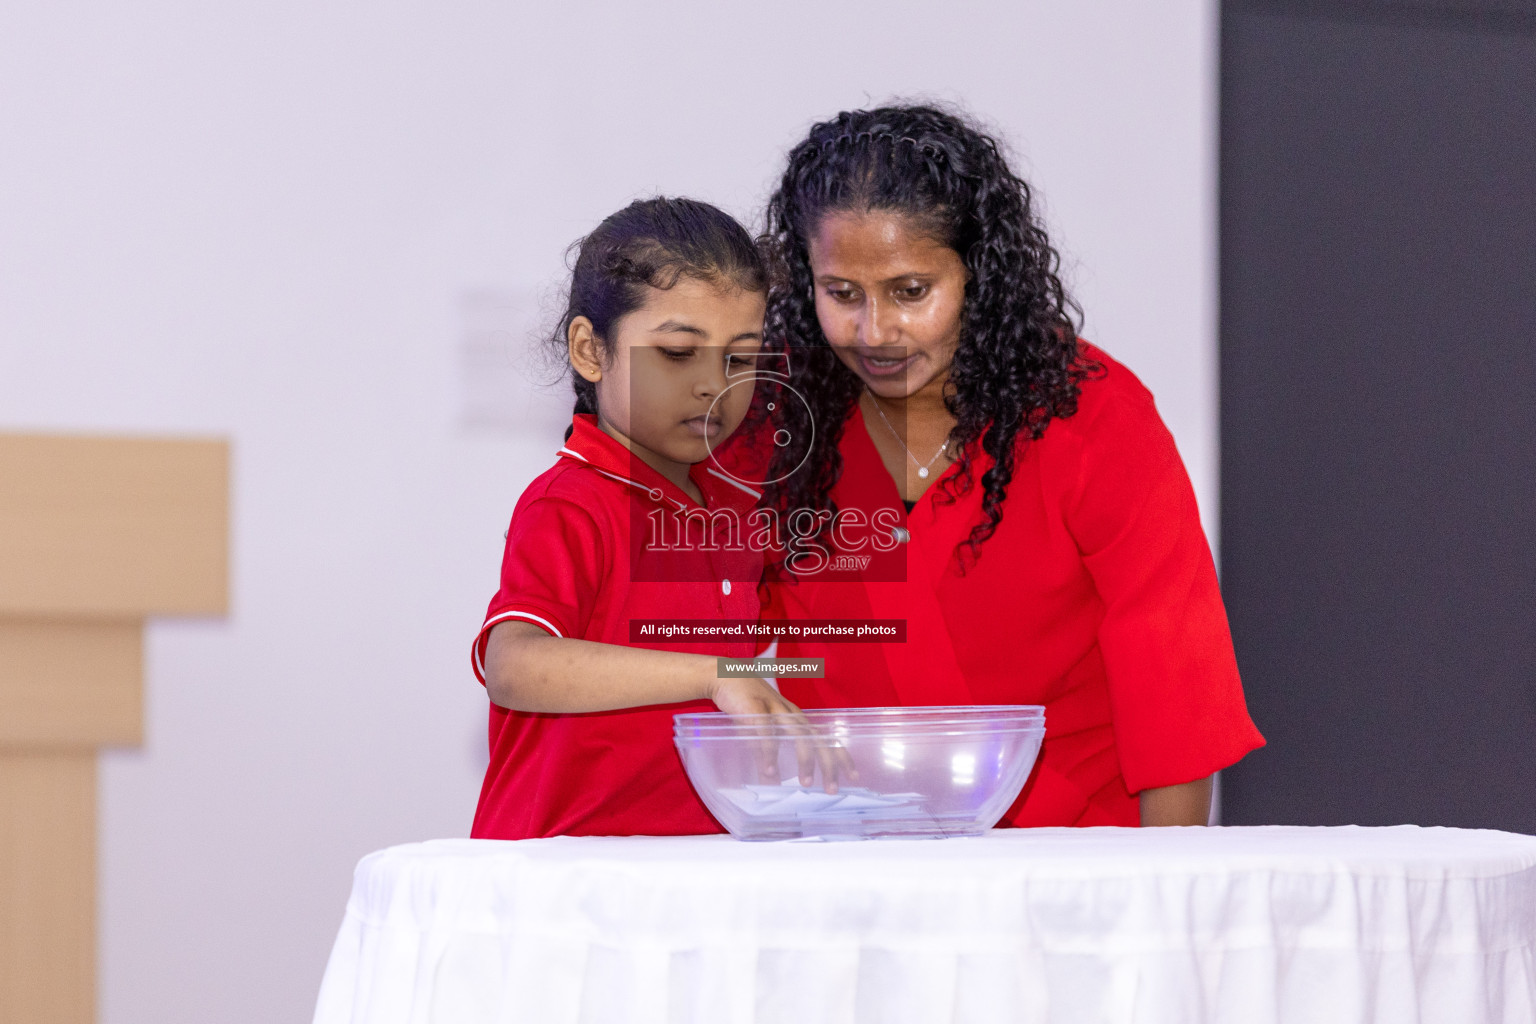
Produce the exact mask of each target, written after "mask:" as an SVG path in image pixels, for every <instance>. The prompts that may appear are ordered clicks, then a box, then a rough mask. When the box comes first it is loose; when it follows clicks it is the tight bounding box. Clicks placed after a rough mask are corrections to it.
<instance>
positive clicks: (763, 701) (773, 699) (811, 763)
mask: <svg viewBox="0 0 1536 1024" xmlns="http://www.w3.org/2000/svg"><path fill="white" fill-rule="evenodd" d="M709 699H710V700H712V701H714V703H715V707H717V708H719V709H720V710H721V711H723V712H725V713H726V714H728V715H775V716H781V718H780V720H776V721H774V722H772V723H771V724H765V725H764V726H763V728H762V731H761V733H760V736H759V740H758V769H757V773H758V779H759V780H760V781H761V782H762V783H764V784H765V785H772V786H777V785H779V784H780V783H781V782H782V781H783V780H782V779H781V778H780V775H779V739H780V738H781V737H783V736H785V735H788V736H792V737H794V742H795V762H796V765H797V767H798V770H799V773H800V785H802V786H809V785H811V784H812V783H813V782H814V781H815V779H816V775H815V769H816V766H817V765H818V764H819V765H820V766H821V777H822V778H823V779H824V780H825V783H826V784H825V786H824V787H823V788H824V789H825V790H826V791H827V792H828V793H836V792H837V786H838V781H839V779H840V778H847V779H849V780H850V781H857V780H858V771H857V770H856V769H855V768H854V766H853V760H852V759H851V758H850V757H849V756H848V751H847V750H845V749H843V747H842V745H841V744H840V743H838V742H837V740H836V739H834V738H833V737H831V736H828V735H822V734H818V732H817V730H816V728H815V727H814V726H813V725H811V723H810V721H809V720H807V719H806V717H805V714H804V713H803V712H802V711H801V710H800V709H799V708H798V707H796V706H795V704H794V703H793V702H792V701H790V700H787V699H786V698H785V697H784V696H783V695H782V694H780V693H779V691H778V690H777V689H775V688H774V686H773V684H772V683H770V682H769V681H768V680H766V679H762V678H759V677H757V676H745V677H730V678H725V679H717V680H715V681H714V686H713V688H712V689H711V691H710V694H709Z"/></svg>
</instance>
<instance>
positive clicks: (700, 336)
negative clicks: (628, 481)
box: [571, 276, 764, 482]
mask: <svg viewBox="0 0 1536 1024" xmlns="http://www.w3.org/2000/svg"><path fill="white" fill-rule="evenodd" d="M763 312H764V296H763V294H762V293H761V292H752V291H745V290H743V289H741V288H738V287H735V286H734V285H731V284H720V283H715V282H709V281H701V280H699V279H698V278H693V277H686V276H685V277H681V278H679V279H678V281H677V284H675V285H673V286H672V287H671V288H667V289H660V288H652V289H649V294H648V296H647V298H646V301H645V304H644V305H642V306H641V307H640V308H639V309H637V310H635V311H634V312H632V313H630V314H628V315H627V316H624V317H621V318H620V319H619V321H618V323H617V324H615V325H614V328H613V331H612V333H613V335H614V336H613V337H612V338H611V339H609V341H610V342H611V344H610V345H609V346H608V348H609V351H608V354H607V358H603V355H602V353H601V352H598V351H596V345H595V339H592V336H591V326H592V325H591V322H590V321H587V320H585V318H580V317H578V318H577V321H576V323H573V324H572V328H571V363H572V365H573V366H575V367H576V370H577V372H578V373H581V374H582V375H583V376H586V377H587V379H588V380H595V381H596V382H597V408H598V422H599V423H600V424H601V425H602V427H603V429H604V430H606V431H607V432H608V433H609V434H610V435H612V436H613V437H615V438H617V439H618V440H619V441H620V442H622V443H623V444H624V445H625V446H626V447H628V448H629V449H630V450H631V451H633V452H634V453H635V455H636V456H638V457H639V458H640V459H642V460H643V461H645V462H646V463H647V464H649V465H650V466H651V467H652V468H653V469H655V470H656V471H657V472H659V473H661V474H662V475H663V476H667V477H669V478H671V479H673V480H674V481H677V482H681V480H682V479H686V476H687V469H688V466H690V465H692V464H693V463H695V462H702V461H704V460H705V459H707V458H708V457H709V454H710V452H711V451H712V450H714V448H715V447H716V446H718V445H719V444H721V443H722V442H724V441H725V439H726V438H727V437H729V436H730V435H731V433H732V432H733V431H734V430H735V429H736V428H737V427H738V426H740V425H741V421H742V419H744V418H745V417H746V414H747V409H748V407H749V406H750V405H751V404H752V391H753V380H754V374H753V371H754V369H755V364H756V357H757V353H758V350H759V349H760V348H761V347H762V343H763ZM583 332H584V334H585V337H586V339H587V343H586V344H585V345H584V346H583V345H579V344H578V342H579V341H580V340H581V337H580V335H581V334H582V333H583ZM594 373H595V374H596V375H595V376H594Z"/></svg>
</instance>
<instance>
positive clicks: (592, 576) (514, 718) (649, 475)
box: [470, 415, 762, 839]
mask: <svg viewBox="0 0 1536 1024" xmlns="http://www.w3.org/2000/svg"><path fill="white" fill-rule="evenodd" d="M689 475H690V478H691V479H692V480H693V482H694V483H695V484H697V485H698V487H699V490H700V491H701V492H702V494H703V495H704V499H705V505H704V507H703V510H701V509H700V506H698V505H696V504H694V502H693V501H692V500H691V499H689V498H688V497H687V495H685V494H684V493H683V492H682V490H680V489H679V488H678V487H677V486H676V485H675V484H673V483H672V482H671V481H669V480H667V479H666V478H665V477H663V476H661V474H659V473H657V472H656V471H655V470H653V469H652V468H651V467H649V466H647V465H646V464H644V463H643V462H641V461H640V460H639V459H637V458H635V457H634V456H633V455H631V454H630V452H629V451H628V450H627V449H626V448H624V446H623V445H621V444H619V442H618V441H616V440H614V439H613V438H612V437H610V436H608V435H607V434H606V433H604V432H603V431H602V429H601V428H600V427H599V426H598V425H597V423H596V421H595V419H594V418H593V417H591V416H588V415H578V416H577V417H576V418H575V423H574V429H573V432H572V434H571V438H570V440H569V441H567V442H566V445H565V447H564V448H563V449H561V451H560V458H559V459H558V460H557V461H556V464H555V466H554V467H553V468H552V469H550V470H548V471H546V472H545V473H544V474H543V475H542V476H540V477H539V478H538V479H536V480H535V481H534V482H533V483H531V484H530V485H529V486H528V489H527V490H526V491H524V492H523V495H522V497H521V498H519V499H518V502H517V509H516V511H515V512H514V513H513V515H512V525H511V528H510V529H509V530H508V532H507V547H506V553H505V555H504V556H503V559H502V565H501V588H500V589H499V590H498V591H497V593H496V596H495V597H494V598H493V599H492V600H491V604H490V607H489V609H487V611H486V615H485V624H484V625H483V626H481V628H480V633H479V635H478V636H477V637H476V638H475V644H474V649H473V662H474V668H475V675H476V676H477V677H478V678H479V679H480V681H481V682H482V683H483V682H484V681H485V643H486V639H487V637H488V635H489V634H490V631H491V628H492V627H494V626H495V625H496V624H497V623H500V622H505V621H509V620H519V621H523V622H531V623H533V624H534V625H536V626H539V627H540V628H541V629H543V630H545V631H546V632H548V633H550V634H551V635H553V636H561V637H575V638H578V639H582V640H594V641H598V642H600V643H609V644H621V645H624V646H631V647H648V648H652V649H655V650H679V651H688V652H692V653H695V654H708V655H716V656H725V657H750V656H751V655H752V653H753V652H754V649H755V647H756V645H755V644H754V643H753V642H752V641H750V640H744V641H741V642H729V641H724V640H722V641H720V642H717V643H711V644H697V643H694V644H683V643H666V642H657V643H647V642H644V641H636V640H635V639H634V638H632V636H631V633H630V620H631V619H736V620H739V619H746V620H755V619H756V618H757V617H758V594H757V584H758V580H759V578H760V576H761V575H762V554H761V553H760V552H756V551H751V550H748V549H746V548H745V547H742V548H741V549H739V550H733V549H732V546H730V545H714V546H713V549H710V546H706V545H704V544H702V543H700V544H695V545H694V549H692V550H677V547H678V545H675V544H674V545H673V548H672V549H662V548H661V547H660V546H659V545H653V544H651V543H649V539H650V538H649V528H650V527H651V526H652V524H653V523H654V522H655V519H654V518H653V517H655V516H657V515H659V514H662V513H665V514H667V515H668V516H673V517H674V518H673V519H671V520H670V524H671V525H670V527H669V528H670V529H671V530H672V531H673V532H672V534H670V536H671V537H673V538H675V537H676V536H678V534H677V532H676V531H677V530H679V529H681V528H682V526H683V525H684V522H688V525H689V526H690V528H693V529H696V530H697V529H703V528H704V524H702V523H700V522H698V521H697V520H694V521H687V520H686V517H687V515H688V513H689V512H690V510H692V511H693V512H694V515H695V517H700V516H701V512H702V511H709V510H717V509H718V510H726V509H731V510H734V513H735V515H736V516H740V515H741V513H743V512H745V511H747V510H750V509H751V508H752V506H753V503H754V501H755V499H756V498H757V497H758V495H757V494H756V493H755V492H753V491H750V490H748V489H746V488H745V487H743V486H742V485H740V484H739V483H735V482H733V481H731V480H730V479H729V478H727V477H726V476H724V475H722V474H720V473H719V472H717V471H715V470H714V469H713V468H712V467H710V466H709V465H708V464H707V463H700V464H699V465H696V466H694V467H693V469H692V470H691V472H690V474H689ZM713 710H714V705H713V704H711V703H709V702H708V701H695V702H689V703H683V704H665V705H655V706H651V707H641V708H631V709H628V710H623V711H606V712H596V713H591V714H577V715H553V714H532V713H526V712H519V711H508V710H507V709H506V708H502V707H498V706H496V705H494V704H492V705H491V709H490V747H491V759H490V766H489V767H488V768H487V769H486V773H485V783H484V785H483V786H482V787H481V791H480V803H479V806H478V807H477V808H476V810H475V821H474V826H473V828H472V830H471V833H470V834H471V835H472V836H474V837H475V838H477V839H527V838H536V837H543V836H554V835H694V834H698V833H705V832H720V831H722V829H721V828H720V826H719V825H718V824H717V823H716V822H715V819H714V818H712V817H711V816H710V814H709V812H708V811H707V810H705V808H704V804H703V803H702V802H701V801H700V800H699V798H698V795H697V794H696V793H695V792H694V790H693V786H692V785H691V784H690V783H689V782H688V778H687V776H686V775H685V774H684V773H683V766H682V762H681V761H680V760H679V758H678V755H677V750H676V749H675V747H674V746H673V743H672V716H673V714H675V713H677V712H680V711H713Z"/></svg>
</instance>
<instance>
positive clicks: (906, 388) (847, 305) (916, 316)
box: [807, 210, 970, 399]
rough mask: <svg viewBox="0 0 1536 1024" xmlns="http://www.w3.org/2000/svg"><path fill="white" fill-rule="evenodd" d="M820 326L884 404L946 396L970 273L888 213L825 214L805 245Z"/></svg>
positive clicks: (956, 259) (934, 243) (934, 241)
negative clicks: (921, 395) (919, 396)
mask: <svg viewBox="0 0 1536 1024" xmlns="http://www.w3.org/2000/svg"><path fill="white" fill-rule="evenodd" d="M807 242H808V244H807V250H808V254H809V256H810V261H811V277H812V281H813V287H814V288H815V292H816V319H817V320H818V321H820V323H821V331H822V333H823V334H824V335H826V338H827V341H828V342H830V343H831V345H832V348H833V350H834V351H835V352H836V353H837V356H838V358H839V359H841V360H842V361H843V363H844V365H846V366H847V367H848V368H849V369H850V370H852V371H853V372H854V373H856V374H857V375H858V376H859V378H860V379H861V380H863V381H864V383H865V384H866V385H868V386H869V389H870V390H871V391H873V392H874V393H875V394H877V395H879V396H880V397H881V398H888V399H903V398H908V397H910V396H912V395H914V394H917V393H918V392H919V391H925V390H929V389H932V390H934V391H936V392H939V393H942V390H943V386H944V382H945V381H946V380H947V378H948V375H949V366H950V363H951V362H952V361H953V360H954V357H955V349H956V348H958V347H959V345H960V323H961V311H962V310H963V309H964V306H965V285H966V282H967V281H968V280H969V279H970V272H969V271H968V270H967V269H966V267H965V263H964V261H963V260H961V258H960V254H959V253H957V252H955V250H953V249H951V248H950V247H949V246H947V245H945V244H944V243H943V242H941V241H939V240H937V239H935V238H933V237H932V236H931V235H929V234H926V233H923V232H921V231H919V230H917V226H916V224H915V223H914V222H913V220H912V219H911V218H910V217H907V216H905V215H903V214H900V213H896V212H894V211H889V210H869V211H863V212H841V213H829V214H827V215H826V216H824V217H823V218H822V219H821V221H820V223H818V224H817V226H816V230H815V231H814V232H813V233H812V235H811V237H810V238H809V239H808V240H807Z"/></svg>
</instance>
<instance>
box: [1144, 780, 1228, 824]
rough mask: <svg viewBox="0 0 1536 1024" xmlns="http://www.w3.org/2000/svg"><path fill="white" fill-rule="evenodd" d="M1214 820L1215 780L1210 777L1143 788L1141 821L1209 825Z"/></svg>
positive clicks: (1146, 822)
mask: <svg viewBox="0 0 1536 1024" xmlns="http://www.w3.org/2000/svg"><path fill="white" fill-rule="evenodd" d="M1210 821H1211V779H1210V777H1209V776H1207V777H1205V778H1203V779H1196V780H1195V781H1193V782H1182V783H1179V784H1178V785H1176V786H1158V787H1156V788H1153V789H1144V790H1142V791H1141V824H1142V827H1143V828H1145V827H1147V826H1149V825H1208V824H1210Z"/></svg>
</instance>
